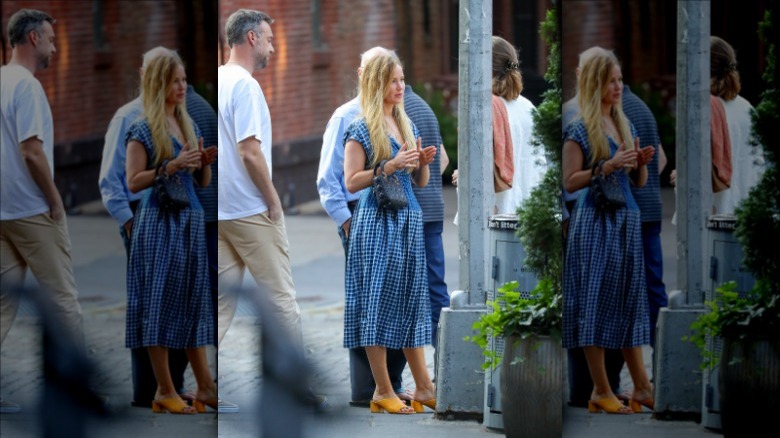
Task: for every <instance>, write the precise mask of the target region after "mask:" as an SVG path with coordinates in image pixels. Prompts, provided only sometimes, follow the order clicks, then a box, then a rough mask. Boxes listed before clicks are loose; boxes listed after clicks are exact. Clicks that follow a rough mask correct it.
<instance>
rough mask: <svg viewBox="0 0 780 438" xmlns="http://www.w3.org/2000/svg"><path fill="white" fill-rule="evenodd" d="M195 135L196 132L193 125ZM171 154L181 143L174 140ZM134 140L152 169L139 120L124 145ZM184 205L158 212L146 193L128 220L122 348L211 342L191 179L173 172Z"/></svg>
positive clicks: (202, 243)
mask: <svg viewBox="0 0 780 438" xmlns="http://www.w3.org/2000/svg"><path fill="white" fill-rule="evenodd" d="M195 134H196V136H197V137H200V131H199V129H198V128H197V126H196V127H195ZM171 139H172V140H173V147H174V155H178V154H179V151H181V149H182V145H181V144H180V143H179V142H178V141H177V140H176V139H175V138H174V137H171ZM130 140H136V141H138V142H140V143H141V144H143V145H144V149H145V150H146V155H147V157H148V159H147V169H153V168H154V167H155V166H154V156H155V153H154V147H153V146H152V134H151V131H150V129H149V124H148V122H147V120H146V119H145V118H143V119H140V120H138V121H136V122H134V123H133V124H132V125H131V126H130V128H129V129H128V133H127V136H126V140H125V144H127V143H128V142H129V141H130ZM176 176H178V177H179V178H181V179H182V181H183V182H184V187H185V188H186V190H187V196H188V197H189V200H190V206H189V207H187V208H184V209H181V210H180V211H177V212H167V211H165V210H162V209H161V208H160V207H159V205H158V203H157V198H156V197H155V196H154V189H153V188H150V189H147V190H146V191H145V192H144V194H143V197H142V198H141V201H140V203H139V205H138V209H137V210H136V213H135V218H134V220H133V231H132V234H131V244H130V260H129V263H128V268H127V269H128V275H127V327H126V330H127V331H126V335H125V343H126V346H127V348H140V347H149V346H162V347H168V348H176V349H183V348H196V347H203V346H206V345H209V344H213V343H214V310H213V304H212V299H211V290H210V288H209V277H208V261H207V256H208V255H207V252H206V226H205V220H204V213H203V208H202V207H201V204H200V202H199V201H198V197H197V196H196V195H195V188H194V186H193V184H194V182H193V179H192V175H191V174H190V173H189V172H187V171H184V170H182V171H179V172H177V173H176Z"/></svg>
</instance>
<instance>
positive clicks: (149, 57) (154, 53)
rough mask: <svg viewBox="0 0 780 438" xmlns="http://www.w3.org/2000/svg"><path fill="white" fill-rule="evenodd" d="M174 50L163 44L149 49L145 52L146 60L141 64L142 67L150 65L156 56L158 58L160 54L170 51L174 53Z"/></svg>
mask: <svg viewBox="0 0 780 438" xmlns="http://www.w3.org/2000/svg"><path fill="white" fill-rule="evenodd" d="M172 52H173V50H171V49H169V48H167V47H163V46H157V47H155V48H153V49H149V50H148V51H147V52H146V53H144V60H143V63H142V64H141V68H146V67H148V66H149V63H150V62H152V61H153V60H154V58H157V57H158V56H162V55H167V54H169V53H172Z"/></svg>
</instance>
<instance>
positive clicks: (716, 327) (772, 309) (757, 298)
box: [683, 281, 780, 369]
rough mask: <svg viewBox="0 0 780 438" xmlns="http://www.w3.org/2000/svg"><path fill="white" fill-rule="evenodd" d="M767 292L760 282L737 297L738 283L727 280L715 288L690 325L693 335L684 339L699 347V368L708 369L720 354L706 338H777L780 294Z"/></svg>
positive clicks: (742, 339) (779, 327)
mask: <svg viewBox="0 0 780 438" xmlns="http://www.w3.org/2000/svg"><path fill="white" fill-rule="evenodd" d="M767 292H768V284H767V283H766V282H762V281H759V282H758V283H757V284H756V286H755V287H754V288H753V289H752V290H751V292H750V293H749V294H748V295H747V296H743V297H740V295H739V293H738V291H737V283H736V282H733V281H730V282H727V283H724V284H723V285H721V286H720V287H718V288H717V289H716V290H715V299H714V300H712V301H706V302H705V303H704V305H705V308H706V310H705V312H704V313H703V314H702V315H700V316H699V317H698V318H696V320H695V321H694V322H693V324H691V329H692V330H693V334H692V335H691V336H687V337H685V338H683V339H684V340H687V341H690V342H693V343H694V344H695V345H696V346H697V347H699V350H700V351H701V353H702V358H703V361H702V364H701V368H702V369H708V368H709V369H711V368H713V367H715V366H716V365H718V363H719V362H720V356H719V353H718V352H716V351H715V349H712V348H708V345H707V341H708V339H712V338H729V339H736V340H739V341H745V342H752V341H761V340H775V341H776V340H777V339H778V333H780V297H778V295H776V294H770V293H767Z"/></svg>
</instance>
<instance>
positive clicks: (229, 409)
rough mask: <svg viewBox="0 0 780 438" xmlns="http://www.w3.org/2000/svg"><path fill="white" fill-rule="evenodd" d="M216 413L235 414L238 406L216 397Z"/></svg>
mask: <svg viewBox="0 0 780 438" xmlns="http://www.w3.org/2000/svg"><path fill="white" fill-rule="evenodd" d="M217 412H218V413H220V414H235V413H237V412H238V405H237V404H235V403H230V402H229V401H225V400H222V397H221V396H217Z"/></svg>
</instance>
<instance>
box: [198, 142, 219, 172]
mask: <svg viewBox="0 0 780 438" xmlns="http://www.w3.org/2000/svg"><path fill="white" fill-rule="evenodd" d="M198 150H199V151H200V162H201V163H203V166H209V165H211V163H213V162H214V160H216V159H217V147H216V146H209V147H207V148H205V149H204V148H203V137H201V138H199V139H198Z"/></svg>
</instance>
